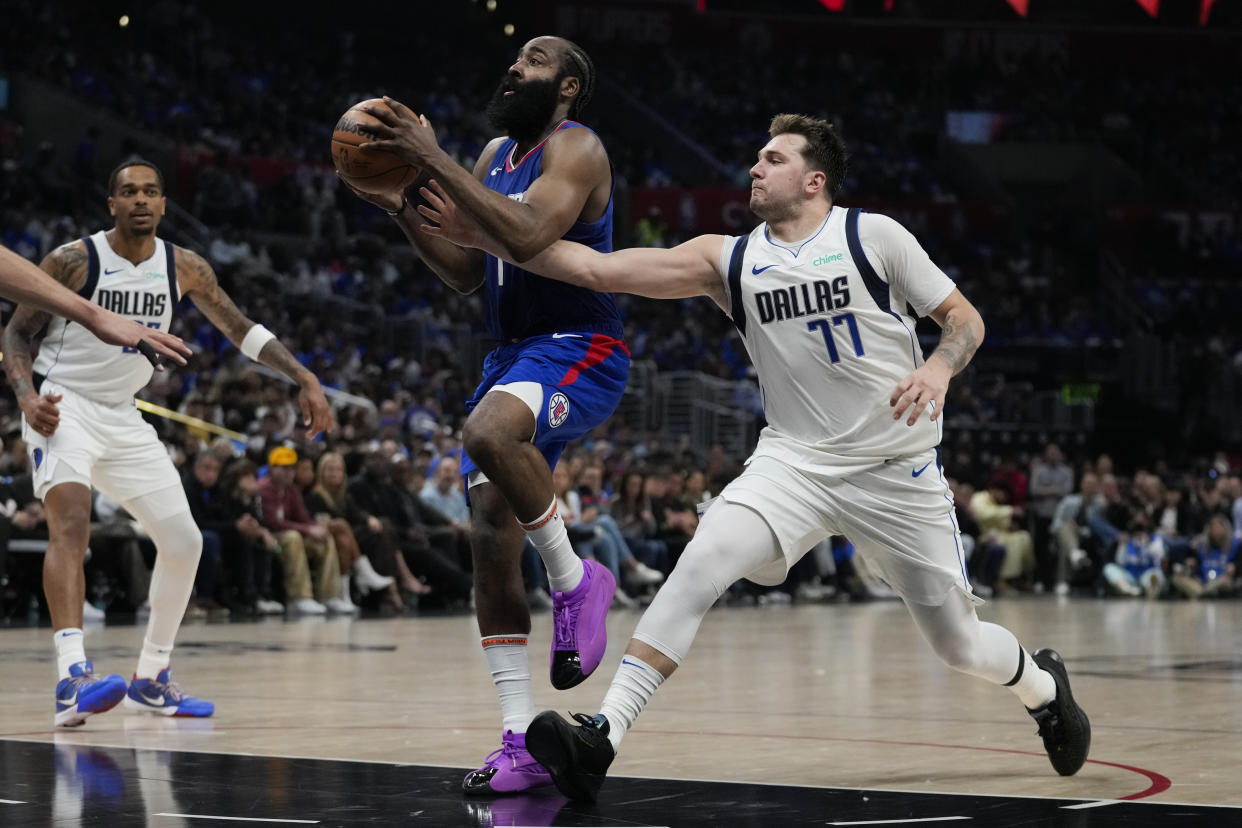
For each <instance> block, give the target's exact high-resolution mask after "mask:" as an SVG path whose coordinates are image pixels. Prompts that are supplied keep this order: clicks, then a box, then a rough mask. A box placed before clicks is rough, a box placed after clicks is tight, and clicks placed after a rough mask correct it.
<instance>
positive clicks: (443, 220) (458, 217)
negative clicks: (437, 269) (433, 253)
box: [418, 178, 487, 247]
mask: <svg viewBox="0 0 1242 828" xmlns="http://www.w3.org/2000/svg"><path fill="white" fill-rule="evenodd" d="M418 194H419V195H421V196H422V197H423V198H424V199H425V200H426V202H427V203H426V204H420V205H418V212H420V213H422V215H423V217H424V218H426V219H427V221H429V222H434V223H432V224H427V223H423V224H420V225H419V226H418V229H419V230H421V231H422V232H424V233H426V234H427V235H429V236H439V237H440V238H442V239H444V240H446V241H451V242H452V243H453V244H455V245H457V246H458V247H482V246H483V245H484V243H485V241H486V239H487V234H486V233H484V232H483V228H482V227H481V226H479V223H478V222H477V221H475V220H474V219H473V218H472V217H471V216H469V215H468V214H466V213H464V212H462V211H461V210H458V209H457V204H456V203H454V201H453V199H451V198H449V194H448V193H446V192H445V191H444V188H443V187H441V186H440V182H439V181H436V180H435V179H434V178H433V179H431V180H430V181H428V182H427V186H426V187H420V188H419V189H418Z"/></svg>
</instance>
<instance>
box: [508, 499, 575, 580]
mask: <svg viewBox="0 0 1242 828" xmlns="http://www.w3.org/2000/svg"><path fill="white" fill-rule="evenodd" d="M522 528H523V529H525V530H526V537H528V538H530V542H531V543H533V544H534V545H535V548H536V549H538V550H539V557H540V558H542V559H543V565H544V566H545V567H547V570H548V586H550V587H551V588H552V592H553V593H556V592H569V591H570V590H572V589H573V588H574V587H576V586H578V584H580V583H582V574H583V567H582V559H581V558H579V557H578V555H577V553H575V552H574V548H573V546H572V545H570V543H569V533H568V532H566V531H565V521H564V520H562V519H561V515H560V513H559V512H558V511H557V509H556V498H552V505H551V506H549V507H548V510H547V511H546V512H544V513H543V514H542V515H540V516H539V517H537V518H535V519H534V520H533V521H531V522H530V523H523V524H522Z"/></svg>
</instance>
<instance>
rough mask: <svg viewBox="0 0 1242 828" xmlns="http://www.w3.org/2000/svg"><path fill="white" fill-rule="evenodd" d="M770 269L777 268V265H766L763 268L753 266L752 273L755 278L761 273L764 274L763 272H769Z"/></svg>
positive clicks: (751, 267)
mask: <svg viewBox="0 0 1242 828" xmlns="http://www.w3.org/2000/svg"><path fill="white" fill-rule="evenodd" d="M770 267H776V265H774V264H770V265H764V266H763V267H757V266H755V265H751V266H750V272H751V273H753V274H754V275H755V276H758V275H759V274H760V273H762V272H763V271H765V270H767V269H768V268H770Z"/></svg>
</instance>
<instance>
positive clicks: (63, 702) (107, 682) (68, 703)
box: [54, 661, 125, 727]
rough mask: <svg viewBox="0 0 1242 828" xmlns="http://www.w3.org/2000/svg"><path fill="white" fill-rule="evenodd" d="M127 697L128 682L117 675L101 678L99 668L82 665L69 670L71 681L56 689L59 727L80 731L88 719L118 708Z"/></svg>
mask: <svg viewBox="0 0 1242 828" xmlns="http://www.w3.org/2000/svg"><path fill="white" fill-rule="evenodd" d="M124 697H125V679H124V678H122V677H121V676H118V675H117V674H116V673H113V674H112V675H110V676H105V677H104V678H99V677H97V676H96V675H95V665H93V664H91V663H90V662H89V661H79V662H78V663H77V664H74V665H71V666H70V667H69V678H63V679H61V680H60V682H59V683H58V684H57V685H56V718H55V720H54V721H55V725H56V727H77V726H78V725H80V724H82V723H83V722H85V721H86V718H87V717H88V716H93V715H95V714H96V713H103V712H105V711H107V710H111V709H112V708H114V707H116V705H117V703H118V702H119V701H120V700H121V699H123V698H124Z"/></svg>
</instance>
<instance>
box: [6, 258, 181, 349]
mask: <svg viewBox="0 0 1242 828" xmlns="http://www.w3.org/2000/svg"><path fill="white" fill-rule="evenodd" d="M86 260H87V255H86V248H85V247H84V246H83V245H82V244H81V243H80V242H72V243H70V244H67V245H65V246H63V247H61V248H59V249H57V250H54V251H52V253H51V254H50V255H48V257H47V258H46V259H45V260H44V261H43V269H44V270H45V271H48V272H49V273H50V272H51V271H50V270H49V268H64V267H67V266H68V265H69V264H72V263H74V262H76V266H77V269H76V270H75V272H77V273H79V281H78V283H77V286H76V287H73V288H70V287H65V286H64V285H62V284H57V283H56V282H54V281H52V280H51V279H48V278H47V276H46V275H45V274H44V273H41V272H40V271H39V269H38V268H37V267H35V266H34V265H32V264H31V263H30V262H28V261H26V260H25V259H23V258H22V257H21V256H18V255H17V254H16V253H14V252H12V251H11V250H9V249H8V248H5V247H0V295H4V296H7V297H9V298H10V299H15V300H16V301H17V302H18V303H19V304H21V305H28V306H29V307H30V309H31V310H32V311H33V310H39V311H47V312H48V313H50V314H55V315H56V316H63V317H64V318H65V319H69V320H71V321H73V322H77V323H78V324H80V325H82V326H83V327H85V328H86V329H87V330H89V331H90V332H91V333H93V334H94V335H95V336H97V337H99V338H100V339H101V340H103V341H104V342H107V343H108V344H110V345H126V346H129V347H131V348H132V347H134V346H136V345H138V343H139V342H146V343H147V344H148V345H150V346H151V347H152V349H153V350H154V351H155V353H156V354H158V355H160V356H163V357H167V358H169V359H172V360H173V361H174V362H177V363H179V364H181V365H185V358H186V357H187V356H189V354H190V349H189V348H187V347H186V345H185V343H184V342H182V341H181V340H180V339H178V338H177V337H175V336H173V335H172V334H169V333H165V332H163V331H156V330H152V329H151V328H148V327H146V326H145V325H142V324H139V323H138V322H135V321H134V320H132V319H126V318H125V317H123V316H118V315H116V314H115V313H113V312H112V311H110V310H106V309H104V308H102V307H100V306H99V305H96V304H95V303H94V302H91V301H90V300H88V299H84V298H83V297H81V296H79V295H78V294H77V293H75V292H74V291H75V290H77V288H78V287H81V286H82V284H83V283H84V282H85V281H86V269H85V265H84V263H85V262H86ZM53 275H54V274H53ZM44 321H45V322H46V321H47V319H46V315H45V317H44ZM147 358H148V359H151V356H148V357H147ZM152 362H156V360H154V359H152ZM156 368H157V369H158V370H163V369H162V368H161V366H160V365H159V364H158V362H156Z"/></svg>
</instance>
